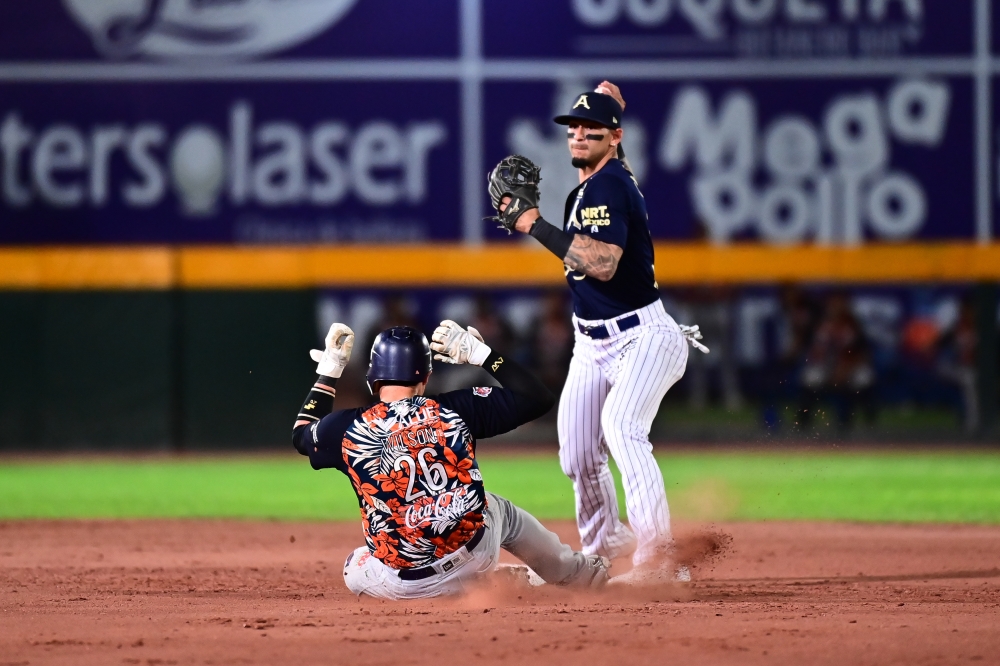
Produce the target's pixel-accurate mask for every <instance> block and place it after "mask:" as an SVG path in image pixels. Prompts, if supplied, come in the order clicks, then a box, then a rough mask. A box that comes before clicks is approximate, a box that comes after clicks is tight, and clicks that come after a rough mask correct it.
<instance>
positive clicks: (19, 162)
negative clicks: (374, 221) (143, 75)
mask: <svg viewBox="0 0 1000 666" xmlns="http://www.w3.org/2000/svg"><path fill="white" fill-rule="evenodd" d="M447 138H448V131H447V128H446V126H445V125H444V123H442V122H440V121H437V120H427V121H419V122H411V123H409V124H407V125H406V126H403V127H401V126H398V125H396V124H394V123H391V122H388V121H384V120H375V121H370V122H367V123H364V124H362V125H360V126H358V127H354V128H352V127H351V126H350V125H348V124H347V123H345V122H342V121H337V120H324V121H322V122H320V123H318V124H317V125H315V126H314V127H312V128H304V127H302V126H301V125H299V124H298V123H296V122H294V121H291V120H273V121H267V122H260V123H256V122H255V118H254V113H253V107H252V106H251V104H250V103H249V102H245V101H238V102H236V103H235V104H233V105H232V107H231V108H230V111H229V126H228V135H227V134H226V133H225V132H224V131H220V129H219V128H217V127H213V126H211V125H208V124H204V123H194V124H191V125H188V126H186V127H184V128H182V129H181V130H180V131H179V132H178V133H177V134H176V135H174V136H172V137H171V136H170V134H169V133H168V131H167V128H166V126H165V125H163V124H160V123H157V122H141V123H138V124H136V125H134V126H128V125H126V124H124V123H110V124H103V125H97V126H94V127H93V128H91V129H89V130H85V129H82V128H79V127H75V126H73V125H70V124H67V123H56V124H53V125H51V126H49V127H45V128H36V127H33V126H32V125H31V124H30V123H29V122H28V121H27V120H26V119H24V118H23V117H22V115H21V114H20V113H19V112H18V111H16V110H11V111H8V112H7V113H6V114H5V115H3V121H2V122H0V201H2V202H3V204H4V205H6V206H9V207H12V208H24V207H26V206H30V205H32V204H38V205H47V206H51V207H54V208H76V207H82V206H85V205H89V206H93V207H96V208H100V207H103V206H106V205H108V204H109V203H111V202H112V201H120V202H121V203H124V204H125V205H126V206H128V207H131V208H144V207H149V206H154V205H156V204H158V203H160V202H162V201H163V199H164V197H165V196H166V194H167V191H168V184H169V185H170V186H171V187H172V189H173V191H174V192H175V194H176V196H177V199H178V203H179V208H180V212H181V213H182V214H184V215H186V216H193V217H204V216H211V215H213V214H215V213H216V212H217V210H218V204H219V203H220V202H221V200H222V198H223V197H224V196H225V195H226V194H228V199H229V203H230V204H232V205H234V206H244V205H247V204H251V203H255V204H258V205H260V206H265V207H280V206H300V205H311V206H335V205H337V204H339V203H341V202H342V201H344V200H345V199H346V198H347V197H348V196H349V195H351V194H353V195H354V196H355V197H356V198H357V199H358V201H360V202H361V203H363V204H365V205H368V206H373V207H386V206H394V205H397V204H408V205H417V204H420V203H422V202H424V201H425V200H426V199H427V193H428V161H429V160H430V156H431V152H432V151H433V150H434V149H436V148H439V147H440V146H441V145H442V144H444V143H445V141H446V140H447ZM165 158H166V159H165ZM115 165H121V166H123V167H125V168H124V170H122V169H120V168H118V167H117V166H115ZM113 167H114V168H113ZM113 174H114V175H115V176H116V177H117V178H118V180H119V182H112V180H113V179H112V175H113ZM119 174H121V175H119Z"/></svg>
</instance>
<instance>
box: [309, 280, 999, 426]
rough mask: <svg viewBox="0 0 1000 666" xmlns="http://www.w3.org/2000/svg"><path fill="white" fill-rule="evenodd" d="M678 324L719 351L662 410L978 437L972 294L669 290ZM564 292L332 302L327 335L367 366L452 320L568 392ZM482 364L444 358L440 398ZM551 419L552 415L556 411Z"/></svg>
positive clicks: (437, 376)
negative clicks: (393, 342) (339, 328)
mask: <svg viewBox="0 0 1000 666" xmlns="http://www.w3.org/2000/svg"><path fill="white" fill-rule="evenodd" d="M664 303H665V305H666V307H667V311H668V312H670V313H671V314H672V315H673V316H674V318H675V319H676V320H677V321H678V322H679V323H684V324H695V323H696V324H698V325H699V326H700V327H701V330H702V331H703V333H704V336H705V342H706V344H708V346H709V347H710V348H711V353H710V354H708V355H703V354H691V355H690V360H689V363H688V369H687V373H686V374H685V376H684V378H683V379H682V380H681V381H680V383H679V384H678V386H676V387H674V388H673V389H672V390H671V391H670V392H669V393H668V397H667V399H666V400H665V403H664V404H665V405H668V406H669V405H674V406H679V407H683V408H684V409H686V410H690V411H693V412H699V411H704V410H713V409H714V410H723V411H726V412H731V413H742V414H748V413H750V414H752V418H753V419H754V420H756V421H758V422H759V423H760V425H761V426H762V427H764V428H766V429H767V430H769V431H771V432H779V431H783V432H788V433H792V432H800V433H803V434H807V433H809V432H813V431H815V430H818V429H821V428H823V429H827V430H830V431H835V432H838V433H845V432H847V431H849V430H850V429H851V428H852V427H853V426H854V424H856V423H859V422H866V423H870V424H875V423H877V421H878V419H879V416H880V412H881V411H883V410H884V409H886V408H888V407H904V408H909V409H910V410H911V411H912V410H919V409H922V408H925V407H930V408H934V409H937V410H938V411H939V412H945V411H948V410H950V411H951V412H952V413H953V414H954V417H955V421H954V422H955V423H957V424H959V425H960V426H961V427H962V428H963V429H964V430H966V431H968V432H975V431H976V430H977V429H978V428H979V424H980V419H981V407H980V405H979V404H978V395H979V394H978V391H977V381H978V372H979V370H978V368H977V344H978V337H977V328H976V320H975V310H974V307H973V303H972V300H971V297H970V294H969V293H967V292H963V291H962V290H958V289H955V290H951V291H943V290H940V289H939V290H932V289H928V290H921V289H908V290H891V289H876V290H862V289H856V290H843V289H839V290H838V289H805V288H801V287H798V286H794V285H787V286H784V287H780V288H773V289H734V288H722V287H704V288H690V289H676V290H665V291H664ZM570 315H571V305H570V302H569V297H568V294H567V292H566V291H565V290H562V289H554V290H550V291H537V290H534V291H528V290H521V291H517V290H508V291H481V292H469V293H456V292H435V291H433V290H427V291H419V290H418V291H414V292H405V293H404V292H385V293H382V292H379V293H351V294H344V293H334V292H331V293H328V294H325V295H324V296H323V297H322V298H321V299H320V301H319V307H318V310H317V316H318V321H317V326H318V331H319V332H323V331H325V330H326V327H327V326H328V325H329V323H330V322H332V321H334V320H340V321H346V322H347V323H348V324H349V325H351V326H352V327H353V328H354V330H355V332H356V333H357V339H358V342H357V346H356V350H357V352H359V353H356V358H358V359H366V355H367V353H368V350H369V349H370V348H371V344H372V341H373V340H374V337H375V335H376V334H377V333H378V332H379V331H380V330H383V329H384V328H387V327H389V326H392V325H410V326H415V327H417V328H419V329H421V330H423V331H425V332H427V333H428V334H429V333H430V332H431V331H432V330H433V329H434V327H435V326H436V325H437V323H438V322H439V321H440V320H441V319H445V318H447V319H453V320H455V321H458V322H459V323H461V324H463V325H471V326H474V327H475V328H477V329H478V330H479V331H480V332H481V333H482V335H483V337H484V338H485V339H486V341H487V343H489V344H490V345H491V346H492V347H494V348H495V349H497V350H499V351H501V352H502V353H505V354H510V355H512V356H514V357H515V358H517V359H518V360H520V361H521V362H523V363H526V364H528V365H529V367H531V368H533V369H534V370H535V371H536V372H537V373H538V374H539V376H540V377H541V378H542V380H543V381H544V382H545V383H546V385H548V386H549V387H550V388H551V389H552V390H553V391H555V392H556V393H558V392H559V391H560V390H561V389H562V386H563V382H564V381H565V378H566V373H567V370H568V367H569V361H570V357H571V355H572V348H573V330H572V325H571V320H570ZM366 367H367V363H366V362H365V361H356V362H355V363H352V365H351V367H350V368H349V369H348V371H347V372H345V375H344V379H343V380H342V382H341V384H340V386H339V387H338V395H339V397H340V399H341V401H342V403H343V404H344V405H345V406H348V405H358V404H363V403H365V402H366V401H368V400H369V394H368V390H367V387H366V386H365V381H364V372H365V370H366ZM489 381H490V378H489V376H488V375H487V374H486V373H485V372H483V371H482V370H481V369H479V368H470V367H468V366H464V367H453V366H448V365H446V364H444V363H440V362H435V372H434V375H433V376H432V380H431V386H430V387H429V389H428V390H429V391H430V392H440V391H447V390H452V389H455V388H459V387H462V386H469V385H473V384H476V383H489ZM547 418H549V419H552V420H554V418H555V413H554V411H553V413H551V414H550V415H548V417H547Z"/></svg>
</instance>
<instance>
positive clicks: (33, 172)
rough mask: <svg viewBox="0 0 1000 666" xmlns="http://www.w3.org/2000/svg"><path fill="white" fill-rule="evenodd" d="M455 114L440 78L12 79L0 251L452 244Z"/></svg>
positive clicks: (0, 184)
mask: <svg viewBox="0 0 1000 666" xmlns="http://www.w3.org/2000/svg"><path fill="white" fill-rule="evenodd" d="M457 109H458V87H457V85H455V84H453V83H448V82H444V83H420V84H418V83H408V82H401V83H356V82H352V83H344V84H339V85H334V84H323V85H318V84H305V83H253V84H248V83H240V84H236V83H218V82H212V83H156V84H152V83H151V84H138V85H137V84H118V83H66V84H60V85H57V86H54V85H47V84H39V83H31V84H22V83H19V84H7V85H5V86H4V95H3V99H2V101H0V154H2V161H0V243H46V242H56V243H79V242H86V243H95V242H96V243H100V242H142V243H147V242H148V243H154V242H155V243H159V242H212V243H230V242H247V243H303V242H351V241H366V242H388V241H394V242H407V241H411V242H412V241H420V240H432V239H455V238H458V237H460V235H461V229H460V212H459V210H460V198H461V197H460V194H461V192H460V171H459V154H460V150H459V141H458V139H459V129H458V120H457ZM431 192H433V193H434V196H433V197H432V196H431Z"/></svg>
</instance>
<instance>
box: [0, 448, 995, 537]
mask: <svg viewBox="0 0 1000 666" xmlns="http://www.w3.org/2000/svg"><path fill="white" fill-rule="evenodd" d="M486 448H487V447H485V446H484V447H483V449H484V451H483V454H482V455H481V457H480V465H481V467H482V469H483V473H484V476H485V477H486V481H487V487H488V488H489V489H490V490H492V491H494V492H497V493H499V494H501V495H504V496H506V497H508V498H509V499H511V500H513V501H514V502H516V503H517V504H519V505H521V506H523V507H524V508H525V509H527V510H529V511H531V512H532V513H534V514H535V515H537V516H538V517H540V518H571V517H572V516H573V491H572V486H571V484H570V482H569V481H568V480H567V479H566V478H565V477H564V476H563V475H562V472H561V471H560V469H559V463H558V460H557V459H556V457H555V456H554V455H521V456H503V455H497V454H493V455H491V454H490V453H489V452H488V451H485V449H486ZM659 462H660V467H661V469H662V470H663V475H664V479H665V481H666V485H667V493H668V497H669V498H670V503H671V508H672V511H673V514H674V515H675V516H676V517H679V518H682V519H683V518H688V519H701V520H766V519H809V520H854V521H899V522H972V523H988V524H1000V454H994V453H932V452H907V453H888V452H866V453H855V452H852V453H809V452H774V451H771V452H764V453H733V452H723V451H713V452H709V453H669V454H664V455H660V456H659ZM621 496H622V493H621V491H619V497H621ZM623 511H624V508H623ZM357 515H358V514H357V504H356V500H355V498H354V495H353V493H352V491H351V489H350V485H349V483H348V482H347V480H346V478H344V477H343V476H341V475H340V473H338V472H335V471H329V470H328V471H324V472H314V471H312V470H311V469H310V468H309V465H308V463H306V461H305V460H304V459H302V458H298V457H297V456H287V457H286V456H281V457H279V456H275V457H257V458H248V457H243V458H211V459H209V458H180V459H153V460H141V459H136V460H128V459H124V460H111V459H96V460H65V459H63V460H58V461H53V462H14V461H7V462H0V518H8V519H10V518H146V517H185V518H186V517H236V518H248V519H249V518H276V519H289V520H291V519H306V520H308V519H320V520H331V519H332V520H345V519H346V520H354V519H356V518H357Z"/></svg>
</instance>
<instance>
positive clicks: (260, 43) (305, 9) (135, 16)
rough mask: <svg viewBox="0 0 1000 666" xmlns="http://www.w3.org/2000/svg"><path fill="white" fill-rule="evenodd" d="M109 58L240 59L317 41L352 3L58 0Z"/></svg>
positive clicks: (308, 0) (318, 0) (351, 0)
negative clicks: (314, 38) (61, 0)
mask: <svg viewBox="0 0 1000 666" xmlns="http://www.w3.org/2000/svg"><path fill="white" fill-rule="evenodd" d="M63 2H64V4H65V6H66V9H67V11H68V12H69V13H70V15H71V16H72V17H73V18H74V19H75V20H76V21H77V23H79V24H80V25H81V26H82V27H83V28H84V29H86V30H87V32H88V33H89V34H90V36H91V39H92V40H93V43H94V46H95V47H96V48H97V50H98V51H99V52H101V53H102V54H103V55H105V56H107V57H111V58H130V57H133V56H137V55H141V56H149V57H154V58H163V59H186V58H195V57H198V58H204V57H216V58H245V57H252V56H260V55H267V54H269V53H273V52H275V51H279V50H282V49H286V48H289V47H292V46H295V45H297V44H301V43H302V42H304V41H306V40H308V39H310V38H312V37H314V36H316V35H318V34H319V33H321V32H323V31H324V30H326V29H327V28H329V27H330V26H331V25H333V24H335V23H336V22H337V21H339V20H340V19H342V18H343V17H344V16H345V15H346V14H347V13H348V12H349V11H350V9H351V8H352V7H353V6H354V5H355V4H356V3H357V0H100V2H95V1H94V0H63Z"/></svg>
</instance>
